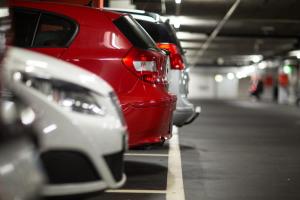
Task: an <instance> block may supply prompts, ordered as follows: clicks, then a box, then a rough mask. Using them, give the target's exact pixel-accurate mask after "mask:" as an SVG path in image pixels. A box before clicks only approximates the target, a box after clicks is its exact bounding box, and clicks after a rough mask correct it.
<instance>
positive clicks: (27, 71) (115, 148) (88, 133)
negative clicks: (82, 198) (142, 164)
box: [4, 48, 127, 196]
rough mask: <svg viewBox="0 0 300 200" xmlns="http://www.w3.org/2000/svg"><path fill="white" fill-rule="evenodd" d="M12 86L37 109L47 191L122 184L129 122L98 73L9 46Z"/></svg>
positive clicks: (8, 68)
mask: <svg viewBox="0 0 300 200" xmlns="http://www.w3.org/2000/svg"><path fill="white" fill-rule="evenodd" d="M4 64H5V69H4V74H5V77H6V78H7V82H8V83H9V89H10V90H12V91H14V92H15V93H16V94H18V95H19V96H20V97H22V98H23V99H25V100H26V101H27V102H28V103H29V104H30V106H31V107H32V108H33V110H34V111H35V112H36V117H37V118H38V122H39V123H38V124H36V127H37V129H38V131H39V132H40V140H41V150H40V158H41V160H42V163H43V166H44V168H45V171H46V174H47V176H48V183H47V185H46V186H45V187H44V190H43V194H44V195H45V196H64V195H77V194H85V193H93V192H97V191H101V190H104V189H106V188H118V187H121V186H122V185H123V184H124V182H125V179H126V176H125V174H124V173H123V153H124V151H125V149H126V148H127V127H126V124H125V123H124V119H123V115H122V112H121V111H120V107H119V102H118V99H117V97H116V95H115V93H114V91H113V89H112V88H111V87H110V86H109V85H108V84H107V83H106V82H105V81H104V80H101V79H100V78H98V77H97V76H96V75H93V74H92V73H90V72H88V71H85V70H83V69H81V68H79V67H76V66H75V65H72V64H69V63H66V62H63V61H60V60H57V59H55V58H51V57H49V56H45V55H42V54H38V53H33V52H31V51H28V50H21V49H18V48H10V49H9V50H8V52H7V57H6V58H5V60H4Z"/></svg>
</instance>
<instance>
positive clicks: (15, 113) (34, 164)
mask: <svg viewBox="0 0 300 200" xmlns="http://www.w3.org/2000/svg"><path fill="white" fill-rule="evenodd" d="M0 9H1V15H0V63H2V59H3V57H4V55H5V51H6V46H5V43H6V38H7V34H8V31H9V29H10V20H9V10H8V8H7V5H6V4H5V1H1V2H0ZM4 86H5V85H4V83H3V76H2V64H0V199H1V200H15V199H22V200H29V199H31V200H32V199H35V198H37V197H38V196H39V194H40V192H41V186H42V184H43V181H44V173H43V171H42V168H41V167H40V162H39V160H38V159H37V154H38V151H37V148H38V140H37V133H36V131H35V130H34V129H33V126H32V122H33V120H28V119H32V118H30V115H31V114H32V112H33V111H32V109H31V108H30V107H29V106H28V105H26V103H25V102H24V101H22V99H19V98H18V97H17V96H15V95H14V94H13V93H9V92H7V91H6V90H4Z"/></svg>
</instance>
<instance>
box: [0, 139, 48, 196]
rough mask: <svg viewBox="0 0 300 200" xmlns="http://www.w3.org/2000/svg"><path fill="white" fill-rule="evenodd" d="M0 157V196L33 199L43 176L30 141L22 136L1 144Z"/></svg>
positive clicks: (38, 190)
mask: <svg viewBox="0 0 300 200" xmlns="http://www.w3.org/2000/svg"><path fill="white" fill-rule="evenodd" d="M0 158H1V159H0V185H1V187H0V198H1V199H3V200H15V199H24V200H25V199H34V198H35V197H36V195H38V194H39V192H40V189H41V186H42V184H41V183H42V182H43V176H42V172H41V168H40V167H39V166H38V165H37V163H38V162H37V156H36V150H35V148H34V146H33V145H32V142H31V141H29V140H26V139H25V138H23V139H16V140H15V141H11V142H8V143H6V144H5V145H3V144H1V147H0Z"/></svg>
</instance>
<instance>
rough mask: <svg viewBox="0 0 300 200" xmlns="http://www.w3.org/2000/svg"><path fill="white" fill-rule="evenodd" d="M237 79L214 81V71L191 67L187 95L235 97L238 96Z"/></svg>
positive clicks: (213, 97)
mask: <svg viewBox="0 0 300 200" xmlns="http://www.w3.org/2000/svg"><path fill="white" fill-rule="evenodd" d="M224 75H226V73H225V74H224ZM238 85H239V81H238V79H234V80H229V79H227V78H226V77H225V76H224V80H223V81H222V82H216V81H215V73H210V72H205V71H203V70H197V69H193V70H191V72H190V85H189V90H190V94H189V97H190V98H191V99H195V98H202V99H236V98H238V96H239V90H238Z"/></svg>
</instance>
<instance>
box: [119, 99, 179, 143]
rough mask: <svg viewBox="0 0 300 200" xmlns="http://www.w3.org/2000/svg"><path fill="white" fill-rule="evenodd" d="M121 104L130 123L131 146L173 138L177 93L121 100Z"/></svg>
mask: <svg viewBox="0 0 300 200" xmlns="http://www.w3.org/2000/svg"><path fill="white" fill-rule="evenodd" d="M121 104H122V109H123V113H124V116H125V120H126V122H127V125H128V131H129V147H133V146H139V145H143V144H151V143H159V142H161V141H162V140H167V139H169V138H171V136H172V120H173V111H174V109H175V106H176V96H175V95H170V94H168V95H165V97H164V98H160V99H151V100H149V99H147V100H144V101H142V100H141V99H140V100H139V101H135V102H132V101H131V102H130V103H123V102H122V100H121Z"/></svg>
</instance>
